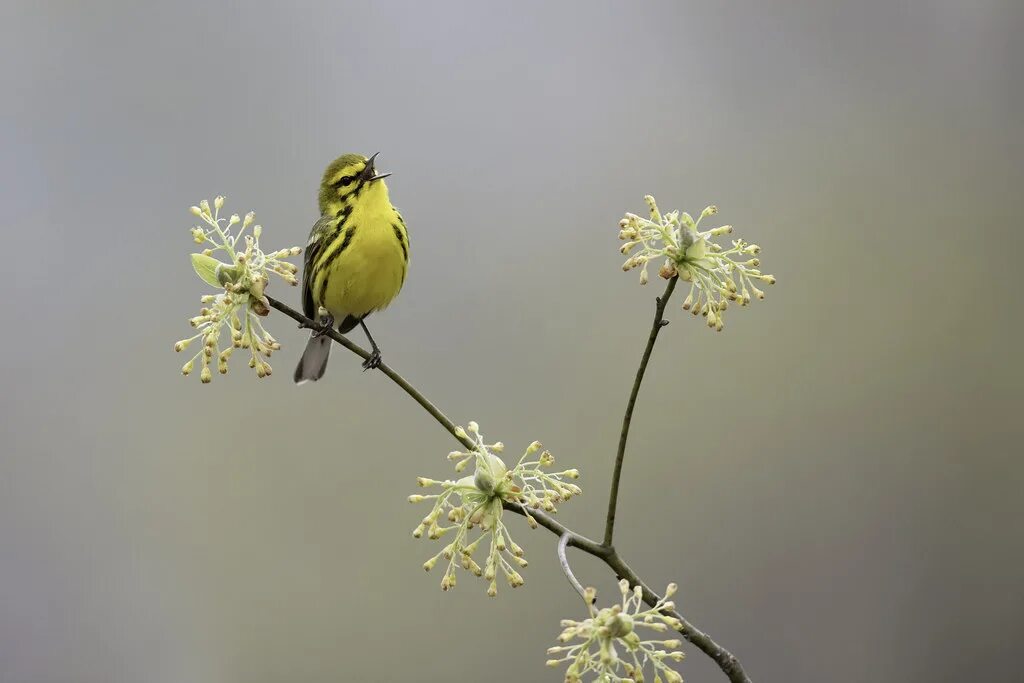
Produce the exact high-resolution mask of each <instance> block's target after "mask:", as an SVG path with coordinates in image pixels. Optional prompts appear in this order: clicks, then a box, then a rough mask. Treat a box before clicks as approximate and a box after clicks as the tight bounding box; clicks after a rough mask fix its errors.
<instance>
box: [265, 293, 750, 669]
mask: <svg viewBox="0 0 1024 683" xmlns="http://www.w3.org/2000/svg"><path fill="white" fill-rule="evenodd" d="M674 282H675V279H673V280H670V281H669V287H668V288H667V289H666V291H665V294H664V295H663V296H662V298H661V300H659V307H660V309H659V317H660V311H664V304H662V303H661V301H667V300H668V295H669V294H671V293H672V287H673V286H674ZM267 301H268V302H269V303H270V305H271V307H273V308H275V309H277V310H278V311H280V312H281V313H284V314H285V315H286V316H288V317H289V318H291V319H292V320H294V321H296V322H298V323H300V324H302V325H303V326H304V327H309V328H318V326H317V324H316V323H315V322H314V321H312V320H310V319H309V318H307V317H306V316H304V315H302V314H301V313H299V312H298V311H296V310H295V309H293V308H291V307H290V306H287V305H286V304H283V303H281V302H280V301H278V300H276V299H274V298H271V297H269V296H268V297H267ZM324 334H326V335H328V336H329V337H330V338H331V339H332V340H334V341H335V342H337V343H338V344H340V345H342V346H344V347H345V348H346V349H348V350H349V351H351V352H352V353H354V354H356V355H357V356H359V357H361V358H363V359H364V360H365V359H366V358H369V357H370V353H369V352H368V351H366V350H365V349H363V348H361V347H360V346H358V345H356V344H353V343H352V342H351V341H349V340H348V339H346V338H345V337H344V336H342V335H341V334H340V333H339V332H337V331H335V330H333V329H332V330H326V331H325V332H324ZM649 357H650V353H649V352H648V353H647V354H645V359H644V362H645V364H646V360H647V358H649ZM379 369H380V370H381V372H383V373H384V374H385V375H387V376H388V378H389V379H390V380H391V381H392V382H394V383H395V384H397V385H398V386H399V387H401V388H402V390H403V391H405V393H407V394H409V396H411V397H412V398H413V400H415V401H416V402H417V403H419V404H420V405H421V406H422V407H423V409H424V410H426V411H427V412H428V413H430V415H431V416H432V417H433V418H434V419H435V420H437V422H438V423H439V424H440V425H441V426H442V427H444V428H445V430H447V431H448V433H449V434H451V435H452V436H453V437H454V438H455V439H456V440H457V441H459V443H461V444H462V445H463V446H465V447H466V448H468V449H470V450H472V449H474V448H475V447H476V446H475V444H473V443H472V442H470V441H469V439H462V438H460V437H459V435H458V434H457V433H456V431H455V430H456V427H455V423H454V422H452V421H451V420H449V419H448V417H447V416H446V415H445V414H444V413H442V412H441V411H440V409H438V407H437V406H435V405H434V404H433V403H431V402H430V401H429V400H427V398H426V397H425V396H424V395H423V394H421V393H420V392H419V391H417V390H416V388H415V387H413V386H412V385H411V384H409V383H408V382H407V381H406V380H405V378H404V377H402V376H401V375H399V374H398V373H397V372H395V371H394V370H392V369H391V368H390V367H388V366H387V365H385V364H384V363H381V365H380V368H379ZM502 505H503V507H504V508H505V509H506V510H509V511H510V512H514V513H516V514H519V515H523V516H525V517H528V518H532V519H533V520H535V521H536V522H537V524H538V525H539V526H542V527H544V528H545V529H547V530H548V531H550V532H551V533H553V534H555V535H556V536H558V537H559V544H561V542H562V540H563V539H565V544H566V546H572V547H574V548H578V549H580V550H582V551H583V552H585V553H587V554H589V555H593V556H594V557H597V558H599V559H601V560H602V561H603V562H604V563H605V564H606V565H608V566H609V567H610V568H611V569H612V571H614V572H615V574H616V576H618V578H620V579H626V580H627V581H629V582H630V584H631V585H634V586H640V588H641V590H642V591H643V600H644V602H645V603H646V604H648V605H650V606H651V607H653V606H654V605H655V604H657V602H658V601H659V600H660V597H659V596H658V595H657V594H656V593H654V592H653V591H652V590H651V589H650V588H648V587H647V585H646V584H644V582H643V581H642V580H641V579H640V577H639V576H637V574H636V573H635V572H634V571H633V570H632V569H630V568H629V566H628V565H627V564H626V563H625V562H624V561H623V560H622V558H621V557H619V554H618V552H617V551H616V550H615V549H614V548H612V547H611V545H606V544H603V543H598V542H597V541H594V540H592V539H589V538H587V537H586V536H583V535H582V534H578V533H576V532H575V531H573V530H572V529H569V528H568V527H566V526H565V525H564V524H562V523H561V522H559V521H558V520H556V519H554V518H552V517H551V516H549V515H547V514H546V513H544V512H543V511H541V510H533V509H531V510H529V511H527V510H526V508H525V507H524V506H523V505H522V504H520V503H510V502H507V501H503V502H502ZM667 613H668V614H669V615H670V616H673V617H675V618H676V619H678V620H679V623H680V627H679V629H678V631H679V633H680V634H682V636H683V637H684V638H686V640H687V641H689V642H690V643H692V644H693V645H694V646H695V647H696V648H697V649H699V650H700V651H701V652H703V653H704V654H706V655H708V656H709V657H711V658H712V659H713V660H715V662H716V663H717V664H718V666H719V667H720V668H721V669H722V671H723V672H724V673H725V674H726V676H728V677H729V680H730V681H731V682H732V683H750V679H749V678H748V677H747V675H746V674H745V673H744V671H743V667H741V666H740V663H739V662H738V661H737V660H736V658H735V657H733V656H732V654H730V653H729V651H728V650H726V649H725V648H723V647H722V646H721V645H719V644H718V643H716V642H715V641H714V640H712V639H711V637H710V636H708V635H707V634H706V633H704V632H703V631H701V630H700V629H698V628H697V627H695V626H694V625H693V624H691V623H690V622H688V621H687V620H685V619H683V617H682V616H681V615H680V614H679V613H678V612H675V611H674V610H673V611H669V612H667Z"/></svg>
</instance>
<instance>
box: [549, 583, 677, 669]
mask: <svg viewBox="0 0 1024 683" xmlns="http://www.w3.org/2000/svg"><path fill="white" fill-rule="evenodd" d="M619 590H620V591H621V592H622V602H620V603H618V604H615V605H612V606H611V607H605V608H603V609H600V610H599V609H596V608H595V607H594V599H595V598H596V596H597V591H595V590H594V589H593V588H588V589H587V590H586V591H585V595H584V600H585V601H586V603H587V610H588V611H589V613H590V615H589V617H588V618H586V619H584V620H583V621H572V620H571V619H564V620H562V627H563V629H564V630H563V631H562V633H561V635H559V636H558V640H559V642H562V643H568V642H570V641H573V640H580V641H582V642H579V643H576V644H574V645H562V646H558V647H552V648H548V654H549V655H557V656H558V657H557V658H554V659H549V660H548V661H547V665H548V666H552V667H555V666H561V665H562V664H563V663H565V662H569V668H568V669H567V670H566V672H565V683H580V682H581V681H583V680H584V679H583V677H584V676H586V675H587V674H594V678H591V679H589V680H592V681H597V682H598V683H613V682H619V681H628V682H629V683H636V682H642V681H644V680H646V679H645V678H644V669H645V668H647V666H648V665H650V669H652V670H653V673H654V683H682V680H683V678H682V676H680V675H679V674H678V673H677V672H676V671H674V670H673V669H671V668H669V667H668V665H667V664H666V663H665V660H672V661H675V662H679V661H681V660H682V659H683V653H682V652H680V651H679V648H680V647H681V646H682V642H681V641H680V640H679V639H678V638H669V639H665V640H642V639H641V637H640V634H639V633H638V632H637V629H639V628H643V629H649V630H651V631H653V632H654V633H664V632H665V631H668V630H670V629H678V628H680V627H681V626H682V624H680V623H679V620H678V619H676V618H674V617H670V616H667V615H665V614H663V613H662V611H663V610H671V609H673V608H674V604H673V603H672V602H671V601H670V600H669V598H670V597H671V596H672V595H673V594H674V593H675V592H676V585H675V584H674V583H670V584H669V585H668V588H667V589H666V590H665V597H664V598H662V599H661V600H660V601H659V602H658V603H657V604H656V605H655V606H654V607H651V608H649V609H645V610H643V611H641V609H640V608H641V607H642V606H643V599H642V590H641V588H640V586H636V587H634V588H633V589H630V587H629V582H628V581H626V580H625V579H623V580H621V581H619Z"/></svg>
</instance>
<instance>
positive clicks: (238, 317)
mask: <svg viewBox="0 0 1024 683" xmlns="http://www.w3.org/2000/svg"><path fill="white" fill-rule="evenodd" d="M223 206H224V197H217V198H216V199H214V200H213V211H211V210H210V203H209V202H208V201H206V200H205V199H204V200H203V201H202V202H200V203H199V206H193V207H192V213H193V214H194V215H196V216H198V217H199V218H201V219H202V220H203V222H204V223H206V227H203V226H200V225H196V226H194V227H193V228H192V239H193V240H194V241H195V242H196V244H207V245H209V246H208V247H207V248H206V249H204V250H203V251H202V252H201V253H198V254H192V268H193V269H194V270H195V271H196V275H198V276H199V277H200V279H202V280H203V281H204V282H206V283H207V284H209V285H211V286H213V287H216V288H218V289H221V290H222V291H221V292H220V293H218V294H209V295H206V296H204V297H202V299H201V301H202V303H203V304H204V306H203V308H201V309H200V311H199V315H197V316H196V317H194V318H192V319H190V320H189V324H190V325H191V326H192V327H194V328H196V329H197V330H198V332H197V333H196V334H194V335H193V336H191V337H189V338H187V339H182V340H180V341H178V342H176V343H175V344H174V350H175V351H179V352H180V351H184V350H185V349H187V348H188V347H189V346H190V345H191V344H192V343H193V342H195V341H197V340H201V341H202V348H201V349H200V350H199V351H198V352H196V354H195V355H194V356H192V358H190V359H189V361H188V362H187V363H185V365H184V366H182V368H181V372H182V374H184V375H188V374H190V373H191V372H192V371H193V370H194V369H195V365H196V361H197V360H198V361H200V363H201V367H202V369H201V370H200V372H199V379H200V380H201V381H202V382H203V383H204V384H206V383H208V382H210V381H211V380H212V379H213V371H212V369H211V365H213V364H214V363H216V366H217V371H218V372H220V374H222V375H223V374H225V373H226V372H227V371H228V359H229V358H230V357H231V354H232V352H233V351H234V350H235V349H238V348H242V349H249V356H250V358H249V367H250V368H253V369H254V370H255V371H256V375H257V376H258V377H266V376H267V375H269V374H270V373H271V371H272V368H271V367H270V363H268V362H267V360H266V359H267V358H270V355H271V354H272V353H273V352H274V351H276V350H278V349H280V348H281V345H280V344H279V343H278V342H277V340H275V339H274V338H273V337H272V336H271V335H270V333H269V332H267V330H266V329H264V327H263V323H262V322H261V321H260V318H261V317H264V316H266V315H267V314H268V313H270V304H269V302H268V301H267V298H266V296H265V294H264V290H265V289H266V287H267V284H268V283H269V281H270V275H269V274H270V273H274V274H275V275H278V276H279V277H281V278H282V279H283V280H284V281H285V282H287V283H288V284H290V285H296V284H298V278H296V276H295V274H296V272H297V271H298V268H297V267H296V266H295V265H294V264H292V263H289V262H287V261H285V260H283V259H285V258H288V257H291V256H297V255H298V254H299V253H300V251H301V249H299V247H291V248H289V249H281V250H279V251H272V252H269V253H268V252H264V251H263V250H262V249H261V248H260V235H261V233H262V231H263V228H262V227H261V226H259V225H253V221H254V219H255V214H253V213H252V212H251V211H250V212H249V213H247V214H246V215H245V218H239V217H238V214H233V215H232V216H231V217H230V218H221V217H220V210H221V208H222V207H223ZM236 225H239V226H240V227H238V228H237V229H235V226H236ZM251 225H252V230H251V231H250V233H249V234H246V233H245V231H246V230H247V229H248V228H249V226H251ZM233 229H234V232H232V230H233ZM217 252H223V254H222V255H223V256H226V257H227V259H228V262H223V261H220V260H218V259H217V258H216V257H215V256H214V255H215V254H217ZM225 328H227V330H228V331H229V333H230V335H231V345H230V346H227V347H226V348H224V349H223V350H222V349H221V343H220V338H221V333H222V332H223V331H224V329H225ZM214 357H216V361H214Z"/></svg>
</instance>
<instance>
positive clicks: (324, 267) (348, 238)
mask: <svg viewBox="0 0 1024 683" xmlns="http://www.w3.org/2000/svg"><path fill="white" fill-rule="evenodd" d="M355 232H356V226H354V225H353V226H350V227H349V228H348V230H346V231H345V237H344V238H343V239H342V240H341V246H340V247H338V248H337V249H335V250H334V251H333V252H331V255H330V256H328V257H327V260H326V261H324V262H323V263H322V264H321V265H319V266H317V269H316V270H317V272H322V273H323V274H324V279H323V280H321V281H320V296H318V297H317V299H318V301H319V302H320V303H323V300H324V294H326V293H327V281H328V280H329V279H330V277H331V271H330V270H329V269H330V267H331V264H332V263H334V259H336V258H338V257H339V256H341V252H343V251H345V250H346V249H348V245H349V244H351V243H352V236H353V235H354V234H355Z"/></svg>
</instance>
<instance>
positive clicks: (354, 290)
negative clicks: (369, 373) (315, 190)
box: [295, 154, 409, 384]
mask: <svg viewBox="0 0 1024 683" xmlns="http://www.w3.org/2000/svg"><path fill="white" fill-rule="evenodd" d="M376 158H377V155H376V154H374V155H373V156H372V157H369V158H367V157H364V156H363V155H361V154H344V155H342V156H340V157H338V158H337V159H335V160H334V161H332V162H331V163H330V165H328V167H327V170H325V171H324V177H323V180H322V181H321V183H320V220H318V221H317V222H316V223H315V224H314V225H313V229H312V230H311V231H310V233H309V242H308V243H307V244H306V257H305V262H304V264H303V268H302V310H303V312H304V313H305V314H306V317H308V318H312V319H313V320H315V321H317V323H318V324H319V325H320V326H321V327H322V328H323V329H329V328H330V327H332V326H333V325H334V323H335V321H338V331H339V332H341V333H342V334H344V333H346V332H349V331H350V330H352V329H353V328H354V327H355V326H356V325H359V326H361V327H362V328H363V332H365V333H366V338H367V339H368V340H369V341H370V346H371V347H372V349H373V351H372V355H371V356H370V358H368V359H367V360H366V361H365V362H364V363H363V368H364V369H371V368H376V367H377V366H379V365H380V362H381V360H380V348H379V347H378V346H377V343H376V342H375V341H374V340H373V337H372V336H371V335H370V330H368V329H367V328H366V323H365V322H364V319H365V318H366V316H368V315H370V314H371V313H373V312H374V311H379V310H381V309H382V308H384V307H386V306H387V305H388V304H390V303H391V302H392V300H394V298H395V297H396V296H398V292H399V291H401V289H402V284H403V283H404V282H405V274H406V271H407V270H408V268H409V233H408V231H406V229H405V221H403V220H402V215H401V214H400V213H398V209H396V208H395V207H394V206H392V205H391V199H390V198H389V197H388V187H387V185H385V184H384V178H386V177H388V176H389V175H391V174H390V173H378V172H377V171H376V169H375V168H374V161H375V160H376ZM330 351H331V339H330V337H328V336H326V335H324V334H323V331H322V329H321V330H314V331H313V333H312V334H311V335H310V338H309V341H308V342H307V343H306V350H305V351H304V352H303V354H302V358H301V359H300V360H299V365H298V367H296V368H295V383H296V384H302V383H303V382H307V381H316V380H318V379H320V378H321V377H323V376H324V371H325V370H326V369H327V358H328V355H329V354H330Z"/></svg>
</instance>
